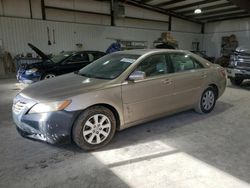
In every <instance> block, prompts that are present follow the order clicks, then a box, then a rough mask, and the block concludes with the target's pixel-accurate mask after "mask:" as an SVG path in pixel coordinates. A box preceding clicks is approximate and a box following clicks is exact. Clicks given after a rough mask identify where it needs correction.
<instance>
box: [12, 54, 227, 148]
mask: <svg viewBox="0 0 250 188" xmlns="http://www.w3.org/2000/svg"><path fill="white" fill-rule="evenodd" d="M225 87H226V74H225V70H224V69H223V68H222V67H220V66H219V65H215V64H211V63H210V62H208V61H207V60H205V59H203V58H201V57H199V56H197V55H195V54H193V53H191V52H188V51H182V50H130V51H122V52H116V53H112V54H109V55H106V56H104V57H102V58H100V59H98V60H96V61H95V62H93V63H91V64H90V65H88V66H86V67H85V68H83V69H81V70H80V71H78V72H75V73H71V74H67V75H64V76H59V77H56V78H54V79H49V80H44V81H41V82H38V83H35V84H32V85H30V86H28V87H27V88H25V89H24V90H22V91H21V92H20V93H19V94H18V95H17V96H16V97H15V98H14V102H13V108H12V111H13V119H14V122H15V124H16V126H17V130H18V132H19V133H20V134H21V135H22V136H24V137H28V138H33V139H38V140H43V141H46V142H48V143H52V144H54V143H62V142H64V143H65V142H69V141H71V140H73V141H74V142H75V143H76V144H77V145H78V146H79V147H81V148H82V149H84V150H93V149H98V148H100V147H102V146H104V145H106V144H107V143H109V142H110V141H111V139H112V138H113V136H114V134H115V132H116V130H122V129H125V128H127V127H130V126H133V125H136V124H139V123H142V122H146V121H149V120H152V119H155V118H159V117H162V116H166V115H169V114H173V113H175V112H179V111H183V110H187V109H195V110H196V111H197V112H199V113H209V112H211V111H212V110H213V108H214V106H215V103H216V100H217V99H218V98H219V97H220V96H221V95H222V94H223V92H224V90H225Z"/></svg>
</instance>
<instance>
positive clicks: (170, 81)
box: [163, 79, 173, 85]
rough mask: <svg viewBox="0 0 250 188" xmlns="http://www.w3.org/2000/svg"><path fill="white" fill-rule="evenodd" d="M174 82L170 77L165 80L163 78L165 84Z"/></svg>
mask: <svg viewBox="0 0 250 188" xmlns="http://www.w3.org/2000/svg"><path fill="white" fill-rule="evenodd" d="M172 83H173V81H172V80H170V79H165V80H163V84H166V85H170V84H172Z"/></svg>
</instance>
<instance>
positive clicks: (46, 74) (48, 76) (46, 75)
mask: <svg viewBox="0 0 250 188" xmlns="http://www.w3.org/2000/svg"><path fill="white" fill-rule="evenodd" d="M55 77H56V75H55V74H54V73H45V74H44V75H43V76H42V80H47V79H50V78H55Z"/></svg>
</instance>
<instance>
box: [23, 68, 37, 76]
mask: <svg viewBox="0 0 250 188" xmlns="http://www.w3.org/2000/svg"><path fill="white" fill-rule="evenodd" d="M37 71H38V69H37V68H33V69H29V70H26V71H25V74H27V75H30V74H33V73H35V72H37Z"/></svg>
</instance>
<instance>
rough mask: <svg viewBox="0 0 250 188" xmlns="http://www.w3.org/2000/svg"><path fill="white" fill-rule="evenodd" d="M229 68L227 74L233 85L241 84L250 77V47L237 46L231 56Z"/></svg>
mask: <svg viewBox="0 0 250 188" xmlns="http://www.w3.org/2000/svg"><path fill="white" fill-rule="evenodd" d="M229 62H230V63H229V65H228V68H227V75H228V78H229V79H230V81H231V83H232V84H233V85H237V86H239V85H241V83H242V82H243V81H244V80H246V79H250V47H249V46H240V47H238V48H236V50H235V51H234V53H233V54H232V55H231V56H230V61H229Z"/></svg>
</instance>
